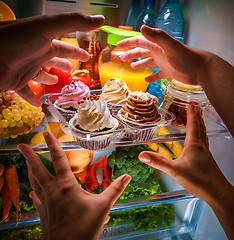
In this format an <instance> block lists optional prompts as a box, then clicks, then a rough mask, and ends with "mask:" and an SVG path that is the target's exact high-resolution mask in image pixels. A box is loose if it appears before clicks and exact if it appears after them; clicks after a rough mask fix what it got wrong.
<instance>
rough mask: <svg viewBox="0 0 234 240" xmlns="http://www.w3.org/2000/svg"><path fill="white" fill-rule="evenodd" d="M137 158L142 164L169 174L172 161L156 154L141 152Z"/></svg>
mask: <svg viewBox="0 0 234 240" xmlns="http://www.w3.org/2000/svg"><path fill="white" fill-rule="evenodd" d="M138 158H139V159H140V161H142V162H143V163H145V164H147V165H149V166H151V167H153V168H156V169H158V170H161V171H163V172H165V173H169V171H170V170H171V169H172V168H173V163H174V162H173V160H171V159H169V158H167V157H164V156H162V155H161V154H158V153H154V152H148V151H143V152H141V153H140V154H139V156H138Z"/></svg>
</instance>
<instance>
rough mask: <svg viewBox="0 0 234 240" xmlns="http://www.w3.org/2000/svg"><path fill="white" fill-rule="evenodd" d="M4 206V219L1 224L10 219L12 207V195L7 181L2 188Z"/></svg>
mask: <svg viewBox="0 0 234 240" xmlns="http://www.w3.org/2000/svg"><path fill="white" fill-rule="evenodd" d="M2 204H3V216H2V218H3V219H2V221H1V222H3V221H5V220H6V219H7V218H8V216H9V213H10V210H11V205H12V198H11V193H10V190H9V187H8V184H7V182H6V181H5V182H4V184H3V187H2Z"/></svg>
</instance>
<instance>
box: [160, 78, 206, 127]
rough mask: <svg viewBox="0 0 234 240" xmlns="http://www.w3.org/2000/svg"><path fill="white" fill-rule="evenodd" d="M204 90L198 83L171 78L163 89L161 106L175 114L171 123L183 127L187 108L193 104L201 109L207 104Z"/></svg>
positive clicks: (185, 122) (185, 121)
mask: <svg viewBox="0 0 234 240" xmlns="http://www.w3.org/2000/svg"><path fill="white" fill-rule="evenodd" d="M208 103H209V102H208V99H207V97H206V94H205V92H204V91H203V90H202V88H201V86H199V85H196V86H195V85H187V84H183V83H180V82H178V81H176V80H174V79H173V80H171V81H170V82H169V84H168V85H167V86H166V88H165V91H164V99H163V102H162V104H161V106H160V107H161V108H163V109H164V110H166V111H168V112H171V113H173V114H174V115H175V119H174V120H173V121H172V122H171V125H173V126H176V127H181V128H184V127H185V126H186V124H187V109H188V106H189V105H190V104H194V105H195V106H198V107H200V108H201V109H202V112H203V109H204V107H205V106H206V105H208Z"/></svg>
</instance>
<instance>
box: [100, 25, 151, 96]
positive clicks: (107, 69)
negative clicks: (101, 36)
mask: <svg viewBox="0 0 234 240" xmlns="http://www.w3.org/2000/svg"><path fill="white" fill-rule="evenodd" d="M100 29H101V30H102V31H104V32H107V33H108V35H107V43H108V45H107V46H106V47H105V48H104V49H103V50H102V52H101V54H100V57H99V61H98V67H99V68H98V69H99V76H100V82H101V86H102V87H103V86H104V85H105V83H106V82H107V80H109V79H110V78H113V77H117V78H121V79H122V80H123V81H124V82H125V83H126V84H127V86H128V87H129V89H130V90H131V91H132V92H134V91H136V90H138V91H143V92H145V91H146V89H147V86H148V83H147V82H146V81H145V77H146V76H149V75H151V74H152V71H151V69H150V68H141V69H132V68H131V62H122V61H121V59H120V56H121V54H123V53H124V52H126V51H128V50H129V48H128V49H126V48H125V49H120V48H117V47H116V45H117V42H118V41H120V40H123V39H126V38H129V37H134V36H142V34H141V33H139V32H135V31H127V30H123V29H119V28H115V27H110V26H102V27H101V28H100Z"/></svg>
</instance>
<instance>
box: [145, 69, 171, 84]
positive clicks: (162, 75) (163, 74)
mask: <svg viewBox="0 0 234 240" xmlns="http://www.w3.org/2000/svg"><path fill="white" fill-rule="evenodd" d="M166 77H168V74H167V73H166V72H165V71H163V70H160V71H158V72H156V73H154V74H152V75H150V76H148V77H146V78H145V81H146V82H154V81H158V80H161V79H162V78H166Z"/></svg>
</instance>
